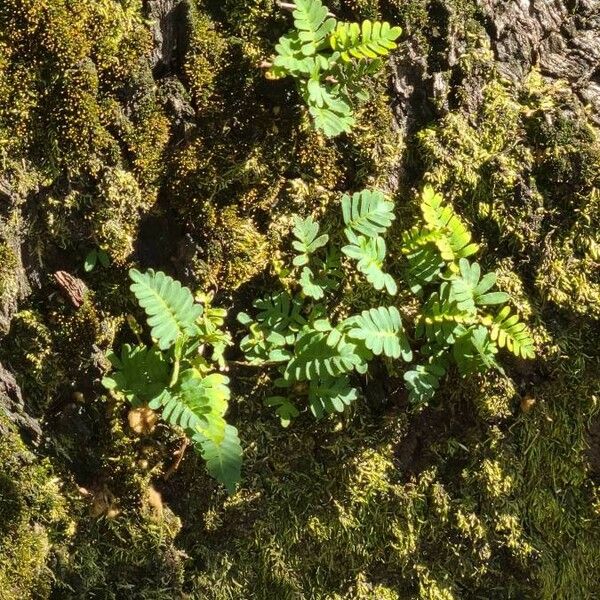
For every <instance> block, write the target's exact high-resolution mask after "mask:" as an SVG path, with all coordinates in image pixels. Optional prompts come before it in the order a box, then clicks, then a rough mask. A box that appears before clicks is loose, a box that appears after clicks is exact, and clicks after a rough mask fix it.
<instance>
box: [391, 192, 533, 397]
mask: <svg viewBox="0 0 600 600" xmlns="http://www.w3.org/2000/svg"><path fill="white" fill-rule="evenodd" d="M421 213H422V221H421V223H419V224H417V225H415V226H414V227H412V228H411V229H410V230H408V231H406V232H405V233H404V234H403V236H402V253H403V254H404V255H405V256H406V259H407V266H406V269H405V273H406V279H407V281H408V283H409V285H410V288H411V290H412V291H413V292H414V293H416V294H418V295H419V296H421V297H423V296H424V297H425V301H424V303H423V305H422V307H421V309H420V311H419V315H418V316H417V319H416V330H415V336H416V338H417V339H424V345H423V346H422V348H421V352H422V353H423V354H425V355H429V356H430V357H431V358H430V359H429V362H428V363H427V364H426V365H421V366H418V367H416V368H415V369H412V370H409V371H408V372H407V373H406V375H405V378H406V381H407V386H408V387H409V391H410V397H411V399H413V400H415V401H418V402H426V401H428V400H429V399H431V398H432V397H433V395H434V394H435V390H436V389H437V387H438V386H439V380H440V378H441V377H442V376H443V375H444V373H445V372H446V370H447V368H448V365H449V362H448V361H449V359H452V360H453V361H454V363H455V364H456V366H457V367H458V371H459V373H460V374H461V375H463V376H466V375H470V374H473V373H482V372H485V371H487V370H489V369H496V370H499V371H501V372H503V371H502V368H501V366H500V365H499V364H498V362H497V353H498V348H503V347H506V348H508V350H510V351H511V352H513V353H514V354H516V355H517V356H522V357H523V358H533V357H534V344H533V340H532V339H531V336H530V334H529V332H528V331H527V328H526V326H525V324H523V323H520V322H519V317H518V316H517V315H512V316H510V308H509V307H504V308H502V309H501V311H500V312H499V314H498V315H497V316H496V317H493V316H491V315H490V314H489V313H487V312H486V311H487V309H488V308H487V307H489V306H494V305H502V304H505V303H506V302H508V301H509V300H510V296H509V295H508V294H507V293H505V292H501V291H493V288H494V286H495V285H496V275H495V273H486V274H482V272H481V267H480V266H479V264H478V263H477V262H475V261H469V260H468V258H467V257H469V256H471V255H473V254H474V253H475V252H476V251H477V250H478V246H477V244H476V243H474V242H473V241H472V236H471V233H470V232H469V230H468V228H467V226H466V225H465V223H464V222H463V221H462V220H461V219H460V217H459V216H458V215H457V214H456V213H455V212H454V210H453V209H452V207H451V206H449V205H447V204H445V203H444V201H443V198H442V196H441V194H438V193H436V192H434V190H433V188H432V187H431V186H425V188H424V190H423V193H422V196H421Z"/></svg>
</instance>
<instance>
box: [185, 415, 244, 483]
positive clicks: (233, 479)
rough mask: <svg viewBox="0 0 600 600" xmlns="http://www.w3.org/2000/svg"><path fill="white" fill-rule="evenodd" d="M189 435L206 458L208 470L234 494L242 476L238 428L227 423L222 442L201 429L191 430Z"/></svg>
mask: <svg viewBox="0 0 600 600" xmlns="http://www.w3.org/2000/svg"><path fill="white" fill-rule="evenodd" d="M188 435H189V436H190V438H191V440H192V443H193V444H194V446H195V448H196V449H197V451H198V452H199V453H200V454H201V456H202V458H203V459H204V461H205V463H206V470H207V471H208V472H209V473H210V475H211V476H212V477H214V478H215V479H216V480H217V481H218V482H219V483H221V484H222V485H224V486H225V488H226V489H227V491H228V492H229V493H230V494H233V492H235V487H236V485H237V483H238V482H239V480H240V478H241V469H242V446H241V444H240V438H239V437H238V431H237V429H236V428H235V427H233V426H232V425H229V424H226V425H225V428H224V430H223V437H222V440H221V442H220V443H217V442H215V441H214V439H211V438H210V437H207V436H206V435H204V433H203V432H201V431H190V432H188Z"/></svg>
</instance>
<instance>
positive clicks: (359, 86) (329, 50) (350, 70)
mask: <svg viewBox="0 0 600 600" xmlns="http://www.w3.org/2000/svg"><path fill="white" fill-rule="evenodd" d="M327 15H328V13H327V8H326V7H325V6H324V5H323V4H322V3H321V2H320V0H294V10H293V17H294V25H295V29H294V30H292V31H290V32H288V33H287V34H285V35H284V36H282V37H281V38H280V39H279V43H278V44H277V45H276V46H275V51H276V55H275V57H274V58H273V66H272V68H271V69H270V70H269V71H268V73H267V76H268V77H269V78H272V79H277V78H281V77H285V76H287V75H291V76H292V77H294V78H295V79H296V81H297V83H298V89H299V92H300V94H301V96H302V98H303V99H304V101H305V102H306V104H307V106H308V112H309V114H310V116H311V118H312V121H313V124H314V127H315V129H317V130H318V131H322V132H323V133H324V134H325V135H326V136H328V137H335V136H337V135H340V134H341V133H344V132H348V131H350V130H351V129H352V127H353V126H354V124H355V118H354V107H355V105H356V104H357V103H360V102H365V101H366V100H367V99H368V94H367V93H366V88H365V85H364V80H365V78H366V77H369V76H371V75H373V74H374V73H376V72H377V71H378V70H379V69H380V68H381V66H382V64H381V60H380V58H379V57H380V56H383V55H385V54H387V53H388V52H389V50H390V49H391V48H392V47H395V41H394V40H395V39H397V37H398V36H399V35H400V29H399V28H398V27H390V25H389V24H388V23H379V22H374V23H372V22H370V21H365V23H363V27H362V29H361V28H360V27H359V26H358V25H356V27H357V28H358V37H357V38H356V39H355V36H354V31H355V29H354V27H353V26H351V24H348V23H339V24H337V27H338V29H336V20H335V19H333V18H329V17H328V16H327ZM334 30H335V31H334ZM350 33H351V34H352V35H349V34H350ZM333 46H340V50H339V51H338V50H336V49H334V48H333Z"/></svg>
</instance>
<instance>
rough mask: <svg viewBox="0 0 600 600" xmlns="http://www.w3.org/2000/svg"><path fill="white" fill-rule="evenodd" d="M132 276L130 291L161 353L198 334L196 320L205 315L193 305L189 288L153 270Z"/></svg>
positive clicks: (132, 274)
mask: <svg viewBox="0 0 600 600" xmlns="http://www.w3.org/2000/svg"><path fill="white" fill-rule="evenodd" d="M129 277H130V278H131V279H132V281H133V284H132V285H131V291H132V292H133V293H134V295H135V297H136V298H137V301H138V303H139V305H140V306H141V307H142V308H143V309H144V310H145V311H146V314H147V315H148V319H147V321H148V325H150V327H151V328H152V329H151V334H152V337H153V338H154V339H156V341H157V343H158V347H159V348H160V349H161V350H166V349H167V348H169V347H170V346H171V345H172V344H173V343H174V342H175V340H176V339H177V338H178V337H179V336H181V335H187V336H189V337H193V336H195V335H197V334H198V326H197V324H196V319H197V318H198V317H199V316H200V315H201V314H202V306H201V305H200V304H196V303H194V297H193V296H192V293H191V292H190V290H189V289H187V288H186V287H183V286H182V285H181V283H179V281H175V280H174V279H173V278H172V277H169V276H168V275H165V274H164V273H162V272H161V271H158V272H155V271H154V270H152V269H149V270H148V271H147V272H146V273H140V272H139V271H138V270H136V269H131V271H129Z"/></svg>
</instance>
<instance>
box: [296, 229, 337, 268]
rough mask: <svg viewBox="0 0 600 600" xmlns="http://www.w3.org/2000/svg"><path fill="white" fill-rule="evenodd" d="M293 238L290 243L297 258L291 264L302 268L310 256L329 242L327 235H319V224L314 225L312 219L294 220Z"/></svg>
mask: <svg viewBox="0 0 600 600" xmlns="http://www.w3.org/2000/svg"><path fill="white" fill-rule="evenodd" d="M293 233H294V237H295V238H296V240H295V241H294V242H292V246H293V247H294V249H295V250H296V251H297V252H298V256H296V258H294V260H293V264H294V265H296V266H302V265H306V264H308V261H309V258H310V255H311V254H312V253H313V252H315V251H316V250H318V249H319V248H321V247H323V246H325V244H327V242H328V240H329V236H328V235H327V234H324V235H318V234H319V224H318V223H315V221H314V220H313V218H312V217H308V218H307V219H299V218H298V217H296V218H295V219H294V229H293Z"/></svg>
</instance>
